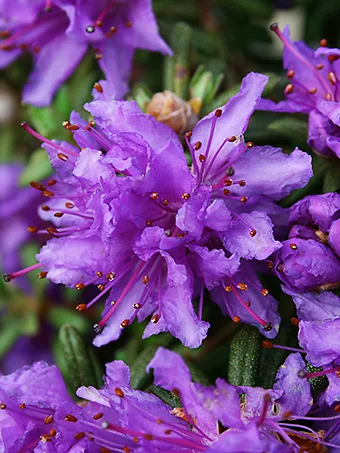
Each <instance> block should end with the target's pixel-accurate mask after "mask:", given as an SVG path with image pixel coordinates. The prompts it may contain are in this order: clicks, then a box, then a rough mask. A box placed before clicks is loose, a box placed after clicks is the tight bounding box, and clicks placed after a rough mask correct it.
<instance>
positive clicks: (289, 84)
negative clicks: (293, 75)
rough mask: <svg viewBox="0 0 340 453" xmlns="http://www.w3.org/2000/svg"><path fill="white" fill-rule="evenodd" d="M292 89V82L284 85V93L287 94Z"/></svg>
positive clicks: (291, 91)
mask: <svg viewBox="0 0 340 453" xmlns="http://www.w3.org/2000/svg"><path fill="white" fill-rule="evenodd" d="M293 91H294V85H293V84H292V83H288V85H287V86H286V88H285V90H284V94H285V95H287V94H291V93H293Z"/></svg>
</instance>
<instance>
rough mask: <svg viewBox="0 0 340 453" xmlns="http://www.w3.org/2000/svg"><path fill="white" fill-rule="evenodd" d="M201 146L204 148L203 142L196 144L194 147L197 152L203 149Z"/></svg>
mask: <svg viewBox="0 0 340 453" xmlns="http://www.w3.org/2000/svg"><path fill="white" fill-rule="evenodd" d="M201 146H202V143H201V142H196V143H195V146H194V148H195V151H198V150H199V149H200V148H201Z"/></svg>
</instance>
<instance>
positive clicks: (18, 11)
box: [0, 0, 170, 107]
mask: <svg viewBox="0 0 340 453" xmlns="http://www.w3.org/2000/svg"><path fill="white" fill-rule="evenodd" d="M0 34H1V36H2V37H3V38H4V39H3V41H2V42H1V44H0V68H5V67H6V66H7V65H8V64H10V63H11V62H12V61H13V60H15V59H16V58H17V57H18V56H20V54H21V53H22V52H23V51H29V52H30V53H32V54H33V56H34V70H33V72H32V74H31V76H30V79H29V81H28V83H27V85H26V86H25V88H24V92H23V102H25V103H29V104H33V105H36V106H39V107H42V106H46V105H49V104H50V103H51V100H52V97H53V95H54V93H55V91H56V90H57V88H58V87H59V86H60V85H61V84H62V83H63V82H64V81H65V80H66V79H67V78H68V77H69V76H70V75H71V74H72V72H73V71H74V69H75V68H76V67H77V66H78V64H79V62H80V61H81V60H82V58H83V57H84V55H85V54H86V52H87V50H88V48H89V46H91V47H92V48H93V50H94V52H95V57H96V59H97V60H98V62H99V65H100V67H101V69H102V71H103V72H104V74H105V77H106V81H107V82H106V81H105V83H104V84H106V83H108V84H109V85H110V86H111V87H114V88H113V89H114V92H115V93H114V94H115V97H116V98H120V97H122V96H123V95H124V94H125V93H126V91H127V81H128V78H129V74H130V69H131V61H132V57H133V53H134V50H135V49H136V48H143V49H148V50H152V51H160V52H163V53H168V54H169V53H170V49H169V47H168V46H167V45H166V44H165V42H164V41H163V40H162V39H161V37H160V36H159V34H158V29H157V24H156V21H155V17H154V15H153V12H152V6H151V0H125V1H122V0H119V1H112V0H100V1H95V2H88V1H85V0H69V1H64V0H53V1H51V0H36V1H31V0H24V1H12V0H3V1H2V2H1V4H0ZM99 87H100V86H99ZM99 89H100V88H99Z"/></svg>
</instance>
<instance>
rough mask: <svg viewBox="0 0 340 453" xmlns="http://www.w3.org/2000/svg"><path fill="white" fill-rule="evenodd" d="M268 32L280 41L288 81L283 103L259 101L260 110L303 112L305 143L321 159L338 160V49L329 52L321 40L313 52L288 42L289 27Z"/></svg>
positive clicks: (339, 74)
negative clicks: (271, 32)
mask: <svg viewBox="0 0 340 453" xmlns="http://www.w3.org/2000/svg"><path fill="white" fill-rule="evenodd" d="M271 29H272V30H273V31H274V32H275V33H276V35H277V36H278V37H279V39H280V40H281V41H282V42H283V45H284V52H283V63H284V68H285V69H286V70H287V77H288V78H289V79H290V80H289V84H288V85H287V87H286V88H285V92H284V94H285V96H286V100H285V101H282V102H279V103H278V104H275V103H274V102H273V101H269V100H262V101H261V102H260V104H259V107H258V108H259V109H261V110H271V111H275V112H288V113H295V112H297V113H306V114H308V115H309V126H308V129H309V130H308V144H309V145H310V146H311V147H312V148H313V149H315V150H316V151H317V152H318V153H320V154H323V155H325V156H332V157H338V158H339V157H340V129H339V125H340V104H339V97H338V96H339V95H338V93H337V83H338V79H339V77H340V66H339V62H338V59H339V56H340V51H339V49H329V48H327V47H324V45H327V44H326V43H325V40H322V41H321V44H323V46H321V47H319V49H317V50H316V51H314V50H313V49H311V48H310V47H308V46H307V45H306V44H305V43H304V42H302V41H297V42H293V41H291V39H290V34H289V27H288V26H286V28H285V29H284V31H283V32H282V31H281V30H280V29H279V27H278V24H276V23H275V24H273V25H272V26H271Z"/></svg>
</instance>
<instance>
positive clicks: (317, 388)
mask: <svg viewBox="0 0 340 453" xmlns="http://www.w3.org/2000/svg"><path fill="white" fill-rule="evenodd" d="M306 370H307V371H308V373H315V372H317V371H322V370H323V368H322V366H320V367H315V366H313V365H311V364H310V363H309V362H306ZM308 382H309V383H310V386H311V390H312V395H313V398H315V397H316V396H317V395H318V394H319V393H320V392H323V391H324V390H326V388H327V387H328V384H329V381H328V378H327V376H318V377H314V378H309V379H308Z"/></svg>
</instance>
